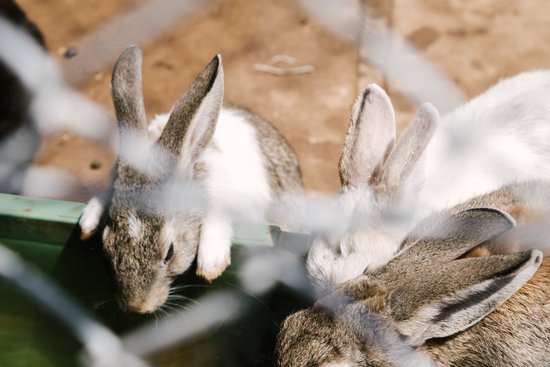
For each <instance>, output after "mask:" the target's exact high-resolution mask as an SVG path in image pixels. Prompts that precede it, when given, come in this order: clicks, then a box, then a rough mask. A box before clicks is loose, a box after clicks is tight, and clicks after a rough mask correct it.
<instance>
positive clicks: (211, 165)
mask: <svg viewBox="0 0 550 367" xmlns="http://www.w3.org/2000/svg"><path fill="white" fill-rule="evenodd" d="M168 117H169V114H164V115H157V116H155V119H153V120H152V121H151V122H150V124H149V128H148V130H149V134H150V137H151V138H152V139H155V137H156V136H159V135H160V134H159V133H158V131H159V130H162V129H163V128H164V126H165V125H166V122H167V120H168ZM200 162H202V163H204V164H205V165H206V168H207V170H208V175H207V178H206V180H205V182H204V187H203V189H204V192H205V194H206V201H207V211H206V216H205V219H204V221H203V223H202V230H201V239H200V244H199V250H198V258H197V261H198V265H199V271H200V269H201V268H202V269H203V270H204V272H205V273H211V274H217V275H219V273H221V271H223V269H224V268H225V266H227V265H228V264H229V261H230V257H229V255H230V247H231V236H232V234H233V231H232V222H233V221H235V220H238V221H248V222H257V221H258V220H259V219H261V218H264V216H265V214H266V211H267V208H268V206H269V204H270V203H271V201H272V192H271V187H270V185H269V178H268V172H267V170H266V167H265V162H264V159H263V155H262V152H261V149H260V146H259V143H258V140H257V137H256V130H255V129H254V128H253V127H252V125H250V124H249V123H248V122H247V121H246V118H245V117H244V116H243V115H242V114H240V113H239V111H238V110H235V109H229V108H225V107H222V109H221V111H220V114H219V117H218V122H217V126H216V130H215V132H214V135H213V137H212V140H211V143H210V145H209V146H208V147H207V148H206V150H205V151H204V152H203V154H202V157H201V158H200Z"/></svg>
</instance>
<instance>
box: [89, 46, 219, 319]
mask: <svg viewBox="0 0 550 367" xmlns="http://www.w3.org/2000/svg"><path fill="white" fill-rule="evenodd" d="M141 64H142V53H141V50H140V49H139V48H137V47H131V48H128V49H126V50H125V51H124V52H123V53H122V55H121V56H120V58H119V60H118V61H117V63H116V65H115V68H114V71H113V77H112V94H113V103H114V106H115V110H116V116H117V120H118V125H119V132H120V152H119V156H118V159H117V162H116V165H115V169H114V180H113V185H112V192H111V193H110V197H109V198H105V200H103V201H101V200H95V201H94V200H92V201H91V202H90V203H89V204H88V206H87V207H86V209H85V210H84V213H83V215H82V217H81V220H80V224H81V227H82V231H83V234H84V235H87V234H89V233H90V232H92V231H94V230H95V229H96V227H98V226H100V227H101V230H102V238H103V248H104V251H105V253H106V255H107V258H108V260H109V263H110V265H111V268H112V270H113V273H114V278H115V281H116V284H117V288H118V294H117V295H118V300H119V304H120V305H121V307H122V308H123V309H126V310H129V311H133V312H138V313H149V312H153V311H155V310H156V309H157V308H159V307H160V306H161V305H163V304H164V303H165V301H166V300H167V298H168V296H169V291H170V284H171V282H172V280H173V278H174V277H175V276H176V275H179V274H181V273H183V272H184V271H185V270H187V269H188V268H189V267H190V266H191V264H192V262H193V259H194V257H195V255H196V253H197V247H198V242H199V232H200V225H201V216H202V215H203V213H202V212H203V210H202V209H201V208H200V206H196V207H193V208H192V209H190V210H168V209H167V207H168V206H169V204H170V202H174V201H179V200H181V199H182V198H181V197H176V198H174V197H170V196H169V194H167V193H169V192H170V187H171V185H172V186H174V185H175V183H177V184H178V185H179V186H178V187H179V188H180V189H181V190H185V186H181V185H183V184H185V183H198V181H200V177H201V175H203V174H204V172H203V170H204V168H201V167H200V165H199V164H197V161H198V160H199V158H200V156H201V153H202V152H203V151H204V149H205V148H206V147H207V145H208V144H209V142H210V139H211V137H212V135H213V132H214V129H215V126H216V121H217V118H218V114H219V111H220V109H221V105H222V99H223V69H222V65H221V58H220V56H216V57H214V59H213V60H212V61H211V62H210V63H209V64H208V65H207V66H206V68H205V69H204V70H203V71H202V72H201V73H200V74H199V76H198V77H197V79H196V80H195V81H194V82H193V84H192V85H191V87H190V88H189V89H188V90H187V91H186V92H185V93H184V94H183V95H182V96H181V97H180V99H179V101H178V102H177V103H176V105H175V106H174V108H173V110H172V112H171V114H170V117H169V119H168V122H167V123H166V126H165V127H164V129H163V130H162V133H161V134H160V137H159V138H158V139H157V140H156V141H152V140H151V139H149V138H147V122H146V115H145V107H144V102H143V92H142V85H141ZM196 186H200V185H196ZM198 194H200V192H198ZM167 195H168V196H167ZM100 218H101V222H100Z"/></svg>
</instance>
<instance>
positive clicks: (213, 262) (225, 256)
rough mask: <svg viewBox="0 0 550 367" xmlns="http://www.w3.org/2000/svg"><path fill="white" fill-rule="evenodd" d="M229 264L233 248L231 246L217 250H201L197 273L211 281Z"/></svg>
mask: <svg viewBox="0 0 550 367" xmlns="http://www.w3.org/2000/svg"><path fill="white" fill-rule="evenodd" d="M220 250H221V251H220ZM229 264H231V250H230V248H229V247H227V248H226V249H221V248H220V249H216V252H209V251H200V250H199V254H198V257H197V275H198V276H200V277H203V278H204V279H206V280H207V281H209V282H211V281H212V280H214V279H216V278H217V277H219V276H220V275H221V274H222V273H223V271H224V270H225V269H226V268H227V266H229Z"/></svg>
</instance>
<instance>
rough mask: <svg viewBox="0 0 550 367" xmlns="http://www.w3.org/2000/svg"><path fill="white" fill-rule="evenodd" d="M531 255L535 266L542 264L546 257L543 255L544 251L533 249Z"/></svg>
mask: <svg viewBox="0 0 550 367" xmlns="http://www.w3.org/2000/svg"><path fill="white" fill-rule="evenodd" d="M530 255H531V256H530V258H531V259H532V261H533V263H534V264H540V263H542V259H543V258H544V255H543V253H542V251H540V250H536V249H532V250H531V251H530Z"/></svg>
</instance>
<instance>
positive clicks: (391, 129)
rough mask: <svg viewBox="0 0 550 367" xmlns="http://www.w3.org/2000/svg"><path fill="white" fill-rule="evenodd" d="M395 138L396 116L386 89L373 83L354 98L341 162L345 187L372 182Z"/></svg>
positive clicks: (342, 180)
mask: <svg viewBox="0 0 550 367" xmlns="http://www.w3.org/2000/svg"><path fill="white" fill-rule="evenodd" d="M394 140H395V116H394V111H393V107H392V104H391V101H390V99H389V98H388V96H387V94H386V92H384V90H383V89H382V88H380V87H379V86H377V85H376V84H370V85H369V86H368V87H367V89H365V91H364V92H363V93H362V94H361V95H360V96H359V97H357V99H356V100H355V103H354V105H353V110H352V115H351V120H350V122H349V126H348V131H347V133H346V138H345V141H344V151H343V152H342V157H341V158H340V162H339V172H340V182H341V184H342V186H343V187H346V186H355V187H358V186H362V185H367V184H369V182H370V181H372V180H373V177H376V175H377V174H378V171H379V169H380V167H381V165H382V163H383V162H384V159H385V157H386V156H387V154H388V152H389V151H390V150H391V147H392V144H393V142H394Z"/></svg>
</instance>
